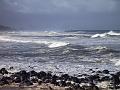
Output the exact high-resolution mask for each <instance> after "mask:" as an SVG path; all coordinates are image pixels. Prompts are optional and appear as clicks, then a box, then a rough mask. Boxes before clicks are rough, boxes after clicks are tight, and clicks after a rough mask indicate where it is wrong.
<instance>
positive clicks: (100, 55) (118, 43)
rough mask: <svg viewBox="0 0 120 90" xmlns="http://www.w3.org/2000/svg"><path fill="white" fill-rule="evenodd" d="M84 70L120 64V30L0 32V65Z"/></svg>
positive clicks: (55, 71) (20, 67)
mask: <svg viewBox="0 0 120 90" xmlns="http://www.w3.org/2000/svg"><path fill="white" fill-rule="evenodd" d="M11 66H13V67H14V68H15V70H23V69H25V70H33V69H34V70H36V71H41V70H44V71H52V72H53V73H56V74H61V73H68V74H72V75H73V74H79V73H87V71H88V70H89V69H91V68H92V69H100V70H103V69H109V70H111V71H117V70H119V68H120V31H103V30H102V31H97V30H95V31H79V30H78V31H65V32H54V31H43V32H38V31H36V32H25V31H24V32H22V31H21V32H0V68H2V67H6V68H9V67H11Z"/></svg>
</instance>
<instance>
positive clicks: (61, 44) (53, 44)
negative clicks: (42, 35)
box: [48, 42, 69, 48]
mask: <svg viewBox="0 0 120 90" xmlns="http://www.w3.org/2000/svg"><path fill="white" fill-rule="evenodd" d="M68 44H69V43H66V42H52V43H51V44H50V45H49V46H48V47H49V48H55V47H61V46H66V45H68Z"/></svg>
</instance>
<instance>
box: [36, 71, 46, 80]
mask: <svg viewBox="0 0 120 90" xmlns="http://www.w3.org/2000/svg"><path fill="white" fill-rule="evenodd" d="M37 76H38V78H39V79H42V78H45V77H46V73H45V72H44V71H41V72H39V73H38V75H37Z"/></svg>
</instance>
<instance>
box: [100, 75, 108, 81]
mask: <svg viewBox="0 0 120 90" xmlns="http://www.w3.org/2000/svg"><path fill="white" fill-rule="evenodd" d="M100 80H101V81H110V77H109V76H104V77H102V78H101V79H100Z"/></svg>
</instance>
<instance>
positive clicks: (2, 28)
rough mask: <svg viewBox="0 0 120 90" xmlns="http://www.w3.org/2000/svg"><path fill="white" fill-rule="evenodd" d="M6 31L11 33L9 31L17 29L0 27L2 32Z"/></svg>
mask: <svg viewBox="0 0 120 90" xmlns="http://www.w3.org/2000/svg"><path fill="white" fill-rule="evenodd" d="M4 30H6V31H9V30H15V29H14V28H12V27H10V26H6V25H0V31H4Z"/></svg>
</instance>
